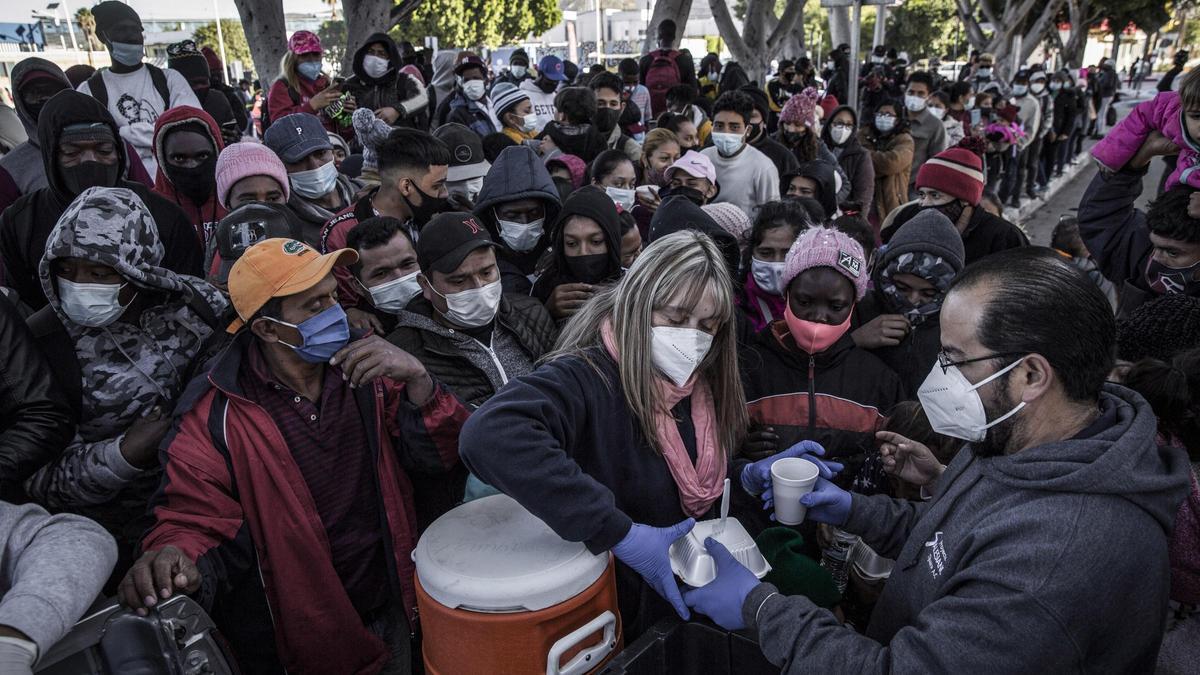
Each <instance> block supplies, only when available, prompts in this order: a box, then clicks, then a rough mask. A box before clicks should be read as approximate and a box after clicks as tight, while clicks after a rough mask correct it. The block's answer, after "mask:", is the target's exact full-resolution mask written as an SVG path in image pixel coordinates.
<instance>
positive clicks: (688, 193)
mask: <svg viewBox="0 0 1200 675" xmlns="http://www.w3.org/2000/svg"><path fill="white" fill-rule="evenodd" d="M676 196H679V197H684V198H686V199H687V200H688V201H690V202H692V203H693V204H695V205H696V206H704V202H705V201H706V199H705V197H704V193H703V192H701V191H699V190H697V189H696V188H690V187H687V186H685V185H680V186H679V187H668V188H663V189H662V190H660V191H659V193H658V197H659V199H661V200H663V201H666V199H667V197H676Z"/></svg>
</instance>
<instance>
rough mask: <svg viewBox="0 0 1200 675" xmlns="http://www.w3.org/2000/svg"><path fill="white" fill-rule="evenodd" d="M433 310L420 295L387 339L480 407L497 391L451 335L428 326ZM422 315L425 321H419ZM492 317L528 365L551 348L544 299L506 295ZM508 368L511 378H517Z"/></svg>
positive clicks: (554, 334)
mask: <svg viewBox="0 0 1200 675" xmlns="http://www.w3.org/2000/svg"><path fill="white" fill-rule="evenodd" d="M431 315H432V307H431V305H430V304H429V301H428V300H425V299H424V298H422V297H420V296H418V297H417V298H416V299H414V300H413V301H412V302H411V303H409V305H408V308H407V309H406V311H405V312H403V313H402V314H400V316H399V325H398V326H397V327H396V330H395V331H393V332H392V334H391V335H389V336H388V341H390V342H391V343H392V344H394V345H396V346H398V347H400V348H401V349H403V350H404V351H406V352H408V353H409V354H412V355H413V356H415V357H416V358H417V360H418V361H420V362H421V364H422V365H424V366H425V369H426V370H428V371H429V374H430V375H431V376H433V378H434V379H435V380H437V381H438V382H440V383H442V384H443V385H445V386H446V387H447V388H448V389H449V390H450V391H452V392H454V394H455V395H456V396H458V397H459V398H460V399H462V400H463V401H465V402H466V403H467V404H468V405H469V406H470V407H471V408H472V409H474V408H477V407H479V406H480V405H482V404H483V403H484V402H485V401H487V400H488V399H489V398H491V397H492V395H493V394H495V393H496V389H495V388H494V387H493V386H492V382H491V380H490V379H489V378H488V375H487V373H485V372H484V371H483V370H481V369H480V368H479V367H477V366H476V365H475V364H473V363H472V362H471V360H470V359H469V358H467V356H466V355H464V354H463V353H462V350H461V349H460V348H459V347H458V346H457V345H455V344H454V341H453V340H451V339H450V338H448V337H446V336H445V335H442V334H441V333H440V332H435V331H434V330H427V329H425V328H423V327H422V326H421V324H427V323H428V322H429V319H428V318H427V317H429V316H431ZM422 318H424V319H425V321H420V319H422ZM496 320H497V322H498V324H499V326H498V327H499V329H501V330H505V331H508V332H509V333H510V334H511V335H512V336H513V337H515V338H516V341H517V343H518V345H520V347H521V349H522V350H523V351H524V352H525V355H526V356H528V358H529V362H530V365H531V366H532V365H533V364H535V363H536V362H537V360H538V359H540V358H541V357H542V355H543V354H545V353H547V352H549V351H550V350H551V349H552V348H553V347H554V341H555V340H556V339H558V328H557V327H556V326H555V324H554V320H553V319H551V318H550V314H549V313H547V312H546V308H545V307H543V306H542V303H540V302H538V301H537V300H535V299H533V298H531V297H529V296H525V295H510V294H505V295H504V296H503V297H502V298H501V299H500V310H499V312H498V313H497V316H496ZM518 374H524V373H512V374H510V375H509V377H510V378H511V377H516V376H517V375H518Z"/></svg>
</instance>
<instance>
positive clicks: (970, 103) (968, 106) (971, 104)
mask: <svg viewBox="0 0 1200 675" xmlns="http://www.w3.org/2000/svg"><path fill="white" fill-rule="evenodd" d="M963 109H964V110H974V109H975V97H974V96H971V97H968V98H967V102H966V103H964V104H963Z"/></svg>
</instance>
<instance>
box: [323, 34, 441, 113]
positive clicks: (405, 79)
mask: <svg viewBox="0 0 1200 675" xmlns="http://www.w3.org/2000/svg"><path fill="white" fill-rule="evenodd" d="M352 68H353V70H354V74H353V75H351V76H350V78H349V79H347V80H346V82H345V83H344V84H343V86H342V88H343V89H344V90H345V91H346V92H347V93H348V94H350V96H352V97H353V98H354V103H355V105H356V106H358V107H361V108H369V109H371V110H373V111H375V116H376V117H377V118H379V119H381V120H383V121H384V122H387V123H388V124H390V125H392V126H396V127H413V128H416V129H425V128H427V127H428V126H429V110H428V108H429V95H428V93H427V92H426V90H425V84H424V83H423V82H422V81H421V80H420V79H419V78H418V77H417V76H416V75H413V74H412V73H410V72H405V69H404V63H403V60H402V59H401V58H400V49H399V48H398V47H397V46H396V43H395V41H394V40H392V38H391V37H389V36H388V35H387V33H372V34H371V35H368V36H367V39H366V41H364V42H363V44H362V46H361V47H359V48H358V50H356V51H355V52H354V61H353V64H352Z"/></svg>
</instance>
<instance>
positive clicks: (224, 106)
mask: <svg viewBox="0 0 1200 675" xmlns="http://www.w3.org/2000/svg"><path fill="white" fill-rule="evenodd" d="M167 67H169V68H170V69H171V70H174V71H176V72H177V73H179V74H180V75H182V76H183V78H184V79H185V80H187V83H188V85H189V86H190V87H191V88H192V93H193V94H195V95H196V100H198V101H200V108H201V109H202V110H204V112H206V113H208V115H209V116H210V117H212V118H213V120H214V121H215V122H216V124H217V128H218V129H219V130H220V136H221V138H222V139H223V140H224V142H225V144H226V145H228V144H230V143H237V142H238V141H240V140H242V129H241V127H239V126H238V120H237V117H236V116H234V114H233V108H231V107H230V106H229V99H227V98H225V94H224V92H221V91H218V90H216V89H213V87H212V81H211V79H210V78H211V77H212V75H211V74H210V72H209V70H208V61H206V60H205V59H204V55H203V54H201V53H200V50H199V49H198V48H197V47H196V43H195V41H193V40H183V41H182V42H176V43H173V44H169V45H167ZM181 107H182V106H181ZM243 111H244V109H243ZM164 114H165V113H164ZM159 119H160V120H161V119H162V115H160V116H159ZM154 129H155V131H156V132H157V131H158V123H157V122H155V125H154ZM155 140H157V139H155ZM155 145H156V146H157V144H155ZM155 152H156V154H155V159H159V158H158V156H157V148H156V150H155ZM159 164H160V167H161V164H162V162H161V161H160V162H159Z"/></svg>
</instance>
